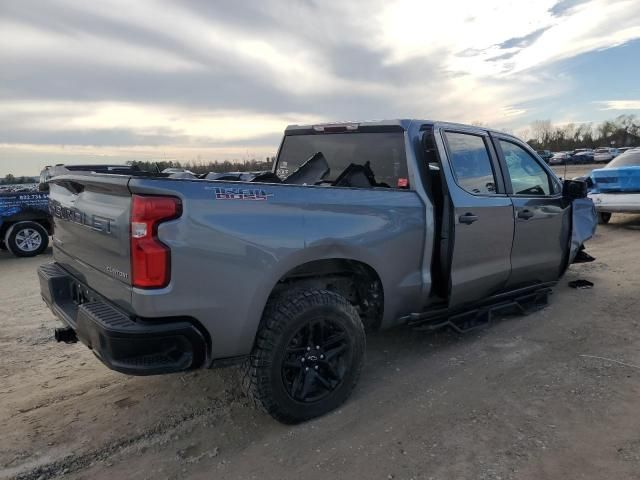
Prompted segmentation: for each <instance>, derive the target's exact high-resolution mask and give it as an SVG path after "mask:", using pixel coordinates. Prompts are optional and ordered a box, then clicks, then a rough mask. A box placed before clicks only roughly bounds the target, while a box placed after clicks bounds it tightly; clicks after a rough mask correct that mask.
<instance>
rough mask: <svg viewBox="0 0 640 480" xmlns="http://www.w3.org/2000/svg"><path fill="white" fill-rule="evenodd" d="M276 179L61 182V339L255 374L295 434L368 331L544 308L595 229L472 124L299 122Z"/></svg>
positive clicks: (53, 267)
mask: <svg viewBox="0 0 640 480" xmlns="http://www.w3.org/2000/svg"><path fill="white" fill-rule="evenodd" d="M269 174H270V177H269V179H268V182H269V183H263V182H264V181H265V180H264V177H262V176H258V177H256V179H262V182H259V181H256V180H255V179H254V181H252V182H247V181H220V180H206V179H191V180H184V179H173V178H158V177H153V176H148V177H144V176H137V177H133V176H123V175H118V176H115V175H101V174H97V175H92V176H86V175H84V176H82V175H65V176H61V177H56V178H53V179H52V180H50V184H51V200H50V201H51V211H52V212H53V215H54V222H55V232H56V235H55V240H54V258H55V260H56V261H55V263H50V264H46V265H44V266H42V267H40V269H39V278H40V285H41V293H42V297H43V299H44V300H45V302H46V303H47V304H48V305H49V307H50V308H51V309H52V311H53V312H54V314H55V315H57V316H58V317H59V318H60V319H61V320H62V322H63V323H64V325H65V327H64V328H61V329H58V330H57V331H56V338H57V339H58V340H60V341H67V342H73V341H76V340H78V339H80V340H81V341H82V342H84V343H85V344H86V345H87V346H88V347H89V348H91V349H92V350H93V351H94V353H95V354H96V355H97V357H98V358H99V359H100V360H102V361H103V362H104V363H105V364H106V365H107V366H108V367H109V368H112V369H114V370H117V371H120V372H124V373H127V374H133V375H153V374H162V373H170V372H179V371H184V370H191V369H195V368H203V367H205V368H206V367H215V366H223V365H229V364H232V363H237V362H248V364H247V365H248V370H247V380H248V383H249V384H250V389H251V392H252V394H253V395H254V397H255V399H256V400H257V402H258V403H259V404H261V405H262V406H263V407H264V409H265V410H266V411H267V412H269V413H270V414H271V415H272V416H273V417H275V418H276V419H278V420H280V421H282V422H286V423H296V422H300V421H304V420H307V419H310V418H313V417H316V416H318V415H322V414H323V413H326V412H328V411H330V410H333V409H335V408H337V407H338V406H339V405H340V404H342V403H343V402H344V401H345V400H346V399H347V397H349V395H350V393H351V391H352V390H353V388H354V387H355V385H356V382H357V380H358V377H359V375H360V371H361V368H362V365H363V361H364V351H365V329H369V330H379V329H388V328H390V327H393V326H397V325H402V324H409V325H412V326H414V327H417V326H420V327H421V328H425V329H433V328H437V327H442V326H446V325H449V326H451V327H453V328H455V329H457V330H458V331H466V330H469V329H471V328H474V327H477V326H479V325H482V324H486V323H487V322H488V321H489V320H490V318H491V314H492V312H495V311H496V309H504V308H514V307H516V306H518V305H519V306H520V308H524V306H525V305H528V306H529V307H536V306H538V307H539V306H540V304H541V303H544V301H545V299H546V298H547V295H548V292H549V288H550V287H551V286H552V285H554V284H555V283H556V282H557V281H558V279H559V278H560V277H561V276H562V275H563V273H564V272H565V270H566V269H567V267H568V265H569V264H570V263H571V262H572V260H573V258H574V257H575V256H576V255H577V250H578V249H579V248H580V245H581V244H582V242H583V241H584V239H585V238H587V237H588V236H589V235H590V234H589V235H586V236H582V235H581V232H583V231H585V230H586V231H589V232H592V231H593V228H594V226H595V223H596V219H595V211H594V210H593V205H592V204H591V202H590V201H588V199H586V198H584V197H586V185H585V184H584V182H572V181H565V182H564V184H563V183H562V182H560V180H559V179H558V178H557V177H556V175H555V174H554V173H553V171H552V170H551V169H550V168H549V167H548V166H547V165H546V164H545V163H544V162H543V161H542V160H541V159H540V158H539V157H538V156H537V155H536V153H535V151H533V150H532V149H531V148H530V147H529V146H528V145H527V144H526V143H524V142H522V141H520V140H519V139H517V138H515V137H513V136H511V135H507V134H505V133H502V132H497V131H489V130H487V129H484V128H480V127H474V126H469V125H458V124H450V123H440V122H435V123H434V122H430V121H421V120H391V121H381V122H368V123H360V124H330V125H313V126H297V125H296V126H290V127H288V128H287V129H286V131H285V136H284V139H283V141H282V143H281V147H280V150H279V152H278V156H277V159H276V161H275V164H274V166H273V171H272V172H270V173H269ZM578 199H579V200H578ZM579 205H582V206H586V212H587V214H588V213H589V212H591V211H593V219H592V220H593V222H591V221H590V220H589V221H587V223H588V224H589V225H587V226H586V227H585V225H582V224H581V228H577V227H575V225H576V224H577V222H576V220H575V219H572V212H573V211H574V210H576V209H577V208H578V206H579ZM576 217H579V216H577V215H576ZM587 217H588V215H587ZM87 227H89V228H87ZM574 227H575V228H574Z"/></svg>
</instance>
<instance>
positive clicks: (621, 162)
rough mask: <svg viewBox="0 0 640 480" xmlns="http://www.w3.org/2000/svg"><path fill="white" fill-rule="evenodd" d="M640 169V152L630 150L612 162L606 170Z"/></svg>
mask: <svg viewBox="0 0 640 480" xmlns="http://www.w3.org/2000/svg"><path fill="white" fill-rule="evenodd" d="M620 167H640V150H628V151H626V152H624V153H622V154H620V155H618V156H617V157H616V158H614V159H613V160H611V161H610V162H609V163H608V164H607V166H606V167H604V168H620Z"/></svg>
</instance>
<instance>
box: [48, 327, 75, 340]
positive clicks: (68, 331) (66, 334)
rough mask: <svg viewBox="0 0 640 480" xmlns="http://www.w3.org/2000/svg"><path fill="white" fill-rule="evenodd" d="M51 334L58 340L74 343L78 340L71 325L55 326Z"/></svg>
mask: <svg viewBox="0 0 640 480" xmlns="http://www.w3.org/2000/svg"><path fill="white" fill-rule="evenodd" d="M53 336H54V337H55V339H56V341H58V342H64V343H76V342H77V341H78V336H77V335H76V331H75V330H74V329H73V328H71V327H64V328H56V329H55V331H54V333H53Z"/></svg>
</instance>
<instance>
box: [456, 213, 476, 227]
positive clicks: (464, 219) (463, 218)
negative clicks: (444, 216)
mask: <svg viewBox="0 0 640 480" xmlns="http://www.w3.org/2000/svg"><path fill="white" fill-rule="evenodd" d="M458 220H459V221H460V223H466V224H467V225H471V224H472V223H473V222H475V221H476V220H478V216H477V215H474V214H473V213H465V214H464V215H460V216H459V217H458Z"/></svg>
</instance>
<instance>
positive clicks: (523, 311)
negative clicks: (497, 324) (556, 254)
mask: <svg viewBox="0 0 640 480" xmlns="http://www.w3.org/2000/svg"><path fill="white" fill-rule="evenodd" d="M553 285H555V282H554V283H549V284H544V285H537V286H536V287H535V288H525V289H522V290H518V291H515V292H509V293H507V294H501V295H496V296H493V297H490V298H488V299H486V300H484V301H482V302H481V303H479V304H476V306H470V307H467V308H466V309H463V310H461V309H454V310H451V309H448V308H443V309H439V310H432V311H427V312H423V313H417V314H416V313H413V314H411V315H409V316H408V317H405V319H406V320H407V324H408V325H409V326H411V327H414V328H415V329H416V330H420V331H431V330H438V329H440V328H445V327H449V328H451V329H453V330H455V331H456V332H458V333H466V332H470V331H472V330H476V329H478V328H481V327H484V326H486V325H488V324H489V323H491V320H492V319H493V317H494V315H528V314H529V313H532V312H535V311H537V310H540V309H542V308H544V307H545V306H546V305H548V303H549V295H550V294H551V287H552V286H553Z"/></svg>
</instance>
